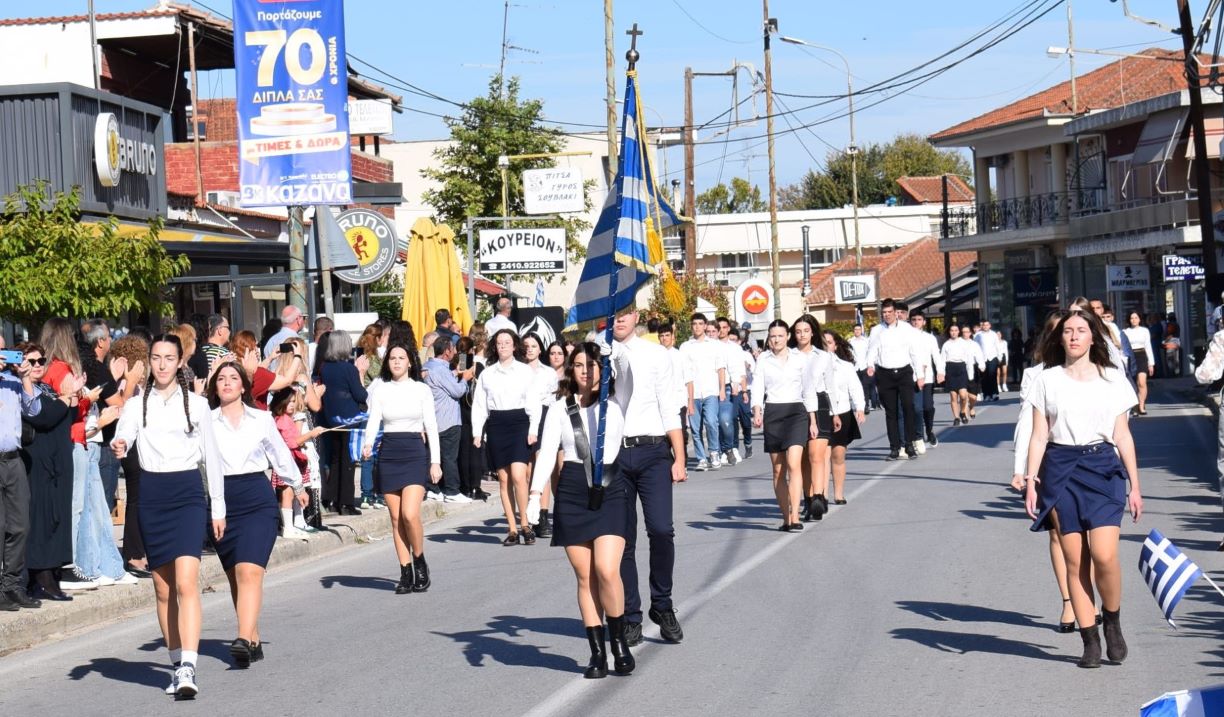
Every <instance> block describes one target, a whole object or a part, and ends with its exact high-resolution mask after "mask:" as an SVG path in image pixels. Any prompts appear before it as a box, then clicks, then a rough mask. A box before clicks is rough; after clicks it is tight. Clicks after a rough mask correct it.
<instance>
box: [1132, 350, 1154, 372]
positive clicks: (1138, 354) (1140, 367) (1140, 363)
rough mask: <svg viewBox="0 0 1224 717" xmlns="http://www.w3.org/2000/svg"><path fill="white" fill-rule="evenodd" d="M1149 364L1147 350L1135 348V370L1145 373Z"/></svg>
mask: <svg viewBox="0 0 1224 717" xmlns="http://www.w3.org/2000/svg"><path fill="white" fill-rule="evenodd" d="M1149 365H1150V363H1149V362H1148V355H1147V351H1144V350H1143V349H1138V350H1136V351H1135V370H1137V371H1138V372H1139V373H1147V372H1148V366H1149Z"/></svg>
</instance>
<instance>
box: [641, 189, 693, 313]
mask: <svg viewBox="0 0 1224 717" xmlns="http://www.w3.org/2000/svg"><path fill="white" fill-rule="evenodd" d="M655 212H656V213H657V212H658V208H657V207H656V208H655ZM646 249H647V250H648V251H649V252H650V263H651V265H652V266H658V267H661V269H660V271H659V275H660V279H659V280H660V282H661V287H660V288H661V289H662V291H663V303H665V304H666V305H667V308H668V309H669V310H671V311H672V312H673V313H676V312H680V311H683V310H684V291H683V290H682V289H681V288H680V283H679V282H677V281H676V277H675V276H673V275H672V270H671V266H669V265H668V263H667V261H666V260H667V256H666V254H665V252H664V250H663V237H661V236H659V232H658V230H657V229H655V223H654V218H652V217H646Z"/></svg>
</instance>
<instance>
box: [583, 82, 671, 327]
mask: <svg viewBox="0 0 1224 717" xmlns="http://www.w3.org/2000/svg"><path fill="white" fill-rule="evenodd" d="M639 109H640V108H639V106H638V95H637V73H636V72H635V71H632V70H631V71H630V72H629V76H628V79H627V81H626V84H625V114H624V117H623V118H622V122H621V147H620V166H619V167H618V170H617V174H616V181H615V183H614V185H613V186H612V187H610V188H609V191H608V199H607V201H606V202H604V206H603V211H602V212H600V214H599V221H597V222H596V223H595V229H594V231H593V232H592V234H591V242H590V244H589V245H588V246H587V256H586V263H585V264H583V267H582V278H581V279H580V280H579V282H578V288H577V289H576V290H575V291H574V301H573V304H572V306H571V307H570V310H569V313H567V314H566V317H565V325H566V327H567V328H569V327H573V326H576V325H577V324H580V323H584V322H588V321H597V320H599V319H606V318H608V317H609V316H611V315H613V314H615V313H616V312H617V311H620V310H621V309H623V308H625V307H627V306H629V305H630V304H632V303H633V301H634V298H635V297H636V296H637V292H638V290H639V289H641V288H642V285H643V284H645V283H646V282H647V281H649V280H650V277H651V276H653V275H654V274H656V273H657V271H658V270H657V268H656V267H655V263H656V262H657V261H660V260H661V259H660V258H656V259H655V261H651V258H652V257H651V256H650V251H649V248H648V242H647V222H650V223H652V224H657V226H652V227H651V228H652V229H653V230H654V231H656V232H662V231H663V229H665V228H667V227H670V226H672V225H673V224H679V223H680V221H679V219H677V218H676V214H675V212H674V211H673V210H672V208H671V206H669V205H668V204H667V202H666V201H665V200H663V199H662V198H660V197H658V195H657V194H656V188H655V185H654V176H653V174H652V172H651V171H650V161H649V158H648V157H647V156H646V149H645V146H644V145H643V144H642V143H641V142H640V141H639V140H640V139H641V138H642V137H643V136H644V135H645V134H646V132H645V126H644V125H643V124H642V122H641V112H640V111H639ZM613 276H615V288H616V290H615V295H613V291H612V288H613Z"/></svg>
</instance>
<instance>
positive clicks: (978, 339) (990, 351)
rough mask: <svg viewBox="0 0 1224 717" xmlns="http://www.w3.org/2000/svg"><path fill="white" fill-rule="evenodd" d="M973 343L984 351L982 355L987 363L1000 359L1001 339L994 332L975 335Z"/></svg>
mask: <svg viewBox="0 0 1224 717" xmlns="http://www.w3.org/2000/svg"><path fill="white" fill-rule="evenodd" d="M973 341H974V342H975V343H976V344H977V345H978V347H979V348H981V349H982V355H983V356H985V357H986V360H987V361H996V360H998V358H999V337H998V336H995V333H994V332H993V331H979V332H977V333H976V334H974V335H973Z"/></svg>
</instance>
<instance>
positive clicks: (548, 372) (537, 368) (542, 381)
mask: <svg viewBox="0 0 1224 717" xmlns="http://www.w3.org/2000/svg"><path fill="white" fill-rule="evenodd" d="M527 368H529V369H531V371H532V374H533V375H534V376H535V381H534V383H533V384H532V386H531V390H532V392H533V393H534V394H535V398H534V399H533V400H534V401H536V402H537V403H539V404H540V407H541V409H543V407H544V406H550V405H552V402H553V401H555V400H557V395H556V394H557V384H558V383H559V380H558V379H557V369H555V368H553V367H552V366H549V365H547V364H544V363H540V361H538V360H537V361H536V362H535V363H534V364H527ZM543 413H544V411H543V410H540V411H539V412H537V413H536V415H535V417H534V418H533V420H532V422H531V426H530V427H529V428H528V429H527V433H528V435H532V436H539V435H540V433H539V431H540V426H539V425H538V424H539V420H540V415H541V414H543Z"/></svg>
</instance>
